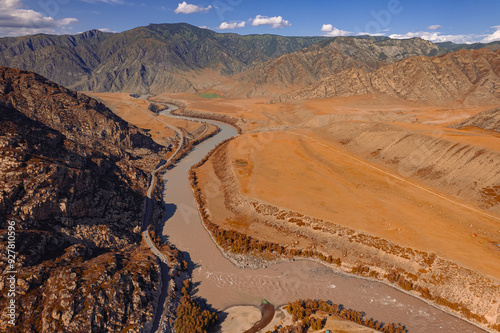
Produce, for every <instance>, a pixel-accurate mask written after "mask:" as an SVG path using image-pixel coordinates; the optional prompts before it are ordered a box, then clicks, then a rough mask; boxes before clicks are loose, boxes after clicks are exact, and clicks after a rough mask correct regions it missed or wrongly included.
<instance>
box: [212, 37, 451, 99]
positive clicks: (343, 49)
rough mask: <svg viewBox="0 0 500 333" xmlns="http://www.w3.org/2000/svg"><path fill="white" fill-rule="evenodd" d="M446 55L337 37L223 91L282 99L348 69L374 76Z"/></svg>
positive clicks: (412, 44) (409, 42) (409, 43)
mask: <svg viewBox="0 0 500 333" xmlns="http://www.w3.org/2000/svg"><path fill="white" fill-rule="evenodd" d="M444 53H446V52H445V51H444V50H443V49H440V48H439V47H438V46H436V45H435V44H433V43H431V42H428V41H426V40H423V39H420V38H412V39H404V40H398V39H389V38H380V37H378V38H375V37H362V38H354V37H336V38H332V39H329V40H326V41H322V42H319V43H316V44H314V45H311V46H309V47H307V48H304V49H302V50H299V51H296V52H293V53H289V54H286V55H283V56H281V57H279V58H277V59H272V60H269V61H267V62H265V63H262V64H257V65H254V66H252V67H250V68H249V69H248V70H246V71H244V72H243V73H241V74H238V75H237V76H236V80H237V81H238V83H237V84H233V85H232V86H230V87H229V88H225V87H219V88H220V89H221V90H225V91H226V92H227V93H228V94H230V95H236V96H238V95H242V94H246V95H260V94H264V95H265V94H269V93H270V92H271V94H273V92H274V93H275V94H278V95H279V94H282V93H283V91H286V90H287V89H289V88H291V89H294V88H295V89H302V88H304V86H307V85H310V84H313V83H315V82H317V81H318V80H322V79H325V78H327V77H329V76H331V75H334V74H338V73H340V72H342V71H344V70H347V69H352V68H356V69H360V70H363V71H366V72H371V71H373V70H376V69H379V68H380V67H383V66H385V65H387V64H392V63H394V62H397V61H400V60H403V59H406V58H409V57H413V56H420V55H423V56H435V55H440V54H444Z"/></svg>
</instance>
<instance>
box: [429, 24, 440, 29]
mask: <svg viewBox="0 0 500 333" xmlns="http://www.w3.org/2000/svg"><path fill="white" fill-rule="evenodd" d="M441 28H442V26H440V25H439V24H433V25H430V26H428V27H427V30H439V29H441Z"/></svg>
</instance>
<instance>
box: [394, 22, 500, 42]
mask: <svg viewBox="0 0 500 333" xmlns="http://www.w3.org/2000/svg"><path fill="white" fill-rule="evenodd" d="M492 28H493V29H495V31H494V32H492V33H491V34H483V35H477V34H466V35H442V34H441V33H440V32H437V31H436V32H429V31H417V32H407V33H406V34H403V35H402V34H392V35H389V37H390V38H394V39H407V38H415V37H420V38H422V39H425V40H428V41H431V42H434V43H440V42H453V43H455V44H472V43H491V42H494V41H497V40H500V25H496V26H494V27H492Z"/></svg>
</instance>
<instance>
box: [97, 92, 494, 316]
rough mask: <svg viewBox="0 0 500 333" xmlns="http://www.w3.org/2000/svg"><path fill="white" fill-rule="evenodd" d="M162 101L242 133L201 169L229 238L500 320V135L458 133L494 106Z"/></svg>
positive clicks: (213, 211)
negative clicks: (270, 245) (313, 257)
mask: <svg viewBox="0 0 500 333" xmlns="http://www.w3.org/2000/svg"><path fill="white" fill-rule="evenodd" d="M96 95H97V96H98V97H100V98H103V99H107V100H109V101H112V102H113V103H117V104H115V105H117V109H116V110H120V111H119V112H117V113H118V114H119V115H120V116H122V117H124V119H126V120H128V121H131V122H132V123H135V124H136V125H137V126H139V127H145V128H151V129H152V134H153V135H155V133H156V134H157V135H158V136H159V137H161V131H162V129H160V128H158V129H155V125H150V124H148V123H146V122H145V121H146V120H145V119H144V118H143V117H141V116H140V115H137V114H136V113H135V112H134V111H133V109H126V108H123V105H124V104H123V100H127V99H128V97H127V96H119V95H116V94H96ZM155 99H156V100H158V101H161V100H163V101H167V102H172V101H174V102H175V101H177V102H178V104H182V105H183V106H185V108H186V109H188V110H195V111H202V112H209V113H212V114H219V115H226V116H231V117H233V118H234V119H235V121H236V122H237V124H238V125H239V126H240V127H241V128H242V131H243V134H242V135H240V136H239V137H238V138H236V139H234V140H232V141H230V142H229V143H226V144H224V145H223V146H222V147H221V148H220V149H219V150H218V151H217V152H216V153H215V154H214V155H213V156H212V157H211V158H210V159H209V160H208V162H207V163H205V164H203V165H202V166H201V167H199V168H198V169H196V175H197V176H198V178H199V186H200V189H201V191H202V193H203V194H204V195H205V196H206V198H207V207H206V208H207V210H208V211H209V212H210V213H209V215H210V219H211V221H212V222H214V223H216V224H217V225H218V226H220V227H221V228H223V229H226V230H237V231H239V232H242V233H244V234H246V235H248V236H251V237H253V238H255V239H257V240H259V241H268V242H274V243H278V244H281V245H284V246H288V247H290V248H294V249H314V250H316V251H319V252H321V253H324V254H325V255H333V257H335V258H336V257H338V258H340V259H341V260H342V267H341V270H343V271H346V272H355V273H357V274H361V275H365V276H368V272H370V275H369V276H370V277H371V278H376V279H378V280H384V281H385V278H384V276H385V277H387V276H391V274H398V275H397V277H396V278H395V280H394V281H390V282H392V283H395V284H398V286H399V288H403V289H405V288H406V287H407V286H408V284H406V282H408V283H410V284H411V285H412V286H411V287H410V289H408V290H410V291H411V292H412V293H414V294H415V293H416V291H417V290H420V291H419V292H420V293H421V289H416V287H417V286H418V287H419V288H422V289H426V290H427V293H429V292H430V294H432V295H433V296H432V299H434V300H436V299H438V298H440V299H441V298H442V299H444V300H447V301H449V302H450V304H451V303H453V304H459V303H460V304H464V305H465V306H466V307H467V309H468V311H469V310H470V311H471V312H472V313H473V314H478V315H479V316H480V317H483V318H485V319H486V320H487V321H488V322H489V324H494V323H496V322H497V320H498V317H499V313H500V309H499V308H498V304H500V299H499V295H500V292H499V284H500V283H499V281H500V275H499V273H498V272H500V246H499V243H500V229H499V227H498V226H499V225H500V224H499V222H500V205H499V204H500V186H498V185H500V174H499V173H498V170H499V168H498V163H500V134H498V133H496V132H492V131H485V130H481V129H477V128H468V129H463V130H456V129H450V128H447V127H446V126H448V125H449V124H451V123H454V122H457V121H459V120H462V119H465V118H468V117H470V116H472V115H474V114H477V113H479V112H480V111H482V110H485V109H488V108H489V107H490V106H481V107H468V108H465V107H458V106H451V107H449V108H433V107H431V106H428V105H417V104H414V103H410V102H402V101H398V100H389V99H388V98H383V99H382V98H380V97H376V96H361V97H356V98H354V97H350V98H336V99H330V100H319V101H307V102H297V103H293V104H268V103H266V102H267V101H266V100H265V99H245V100H233V99H225V98H221V99H210V100H208V99H205V98H203V97H200V96H197V95H188V94H168V95H167V96H157V97H155V98H153V100H155ZM113 100H114V101H113ZM128 102H129V101H127V103H128ZM119 103H122V105H121V106H120V105H119ZM133 103H142V102H141V101H139V100H135V101H134V102H133ZM116 110H115V111H116ZM122 110H123V111H122ZM169 121H171V120H169ZM174 122H175V123H176V124H175V125H176V126H183V127H186V128H188V127H189V126H198V124H196V125H192V124H189V123H187V122H183V121H182V120H174ZM148 126H149V127H148ZM194 130H196V128H194ZM465 152H467V153H465ZM436 158H437V160H439V161H437V160H436ZM483 158H484V159H483ZM443 161H444V162H443ZM438 162H439V163H438ZM474 163H477V164H474ZM467 165H469V166H470V165H471V166H472V167H471V168H469V169H468V168H467V167H466V166H467ZM167 235H168V232H167ZM363 269H365V271H364V270H363ZM366 269H367V271H366ZM360 270H361V271H360ZM207 274H208V273H207ZM217 274H219V273H217ZM401 281H403V282H404V281H406V282H404V283H401ZM417 294H418V293H417ZM222 303H224V301H223V302H221V304H222ZM443 304H444V303H443ZM443 304H441V305H443ZM448 306H449V305H448ZM448 310H449V309H448ZM454 310H457V309H454ZM461 315H464V313H461ZM465 317H467V316H465Z"/></svg>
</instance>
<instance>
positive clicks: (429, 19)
mask: <svg viewBox="0 0 500 333" xmlns="http://www.w3.org/2000/svg"><path fill="white" fill-rule="evenodd" d="M499 13H500V1H498V0H478V1H456V0H455V1H452V0H442V1H439V0H434V1H431V0H380V1H379V0H371V1H369V0H357V1H350V0H344V1H338V0H329V1H323V0H309V1H297V0H289V1H273V0H267V1H262V0H252V1H251V0H189V1H179V0H174V1H171V0H150V1H147V0H144V1H139V2H132V1H129V0H0V36H20V35H26V34H33V33H40V32H42V33H55V34H63V33H71V34H74V33H79V32H83V31H87V30H90V29H101V30H104V31H113V32H121V31H124V30H129V29H132V28H134V27H137V26H143V25H147V24H149V23H175V22H187V23H190V24H193V25H196V26H202V27H207V28H210V29H212V30H215V31H219V32H236V33H239V34H263V33H273V34H280V35H286V36H320V35H328V36H348V35H358V34H371V35H383V36H389V37H392V38H410V37H422V38H425V39H428V40H431V41H435V42H440V41H454V42H457V43H462V42H476V41H482V42H490V41H494V40H500V14H499Z"/></svg>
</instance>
